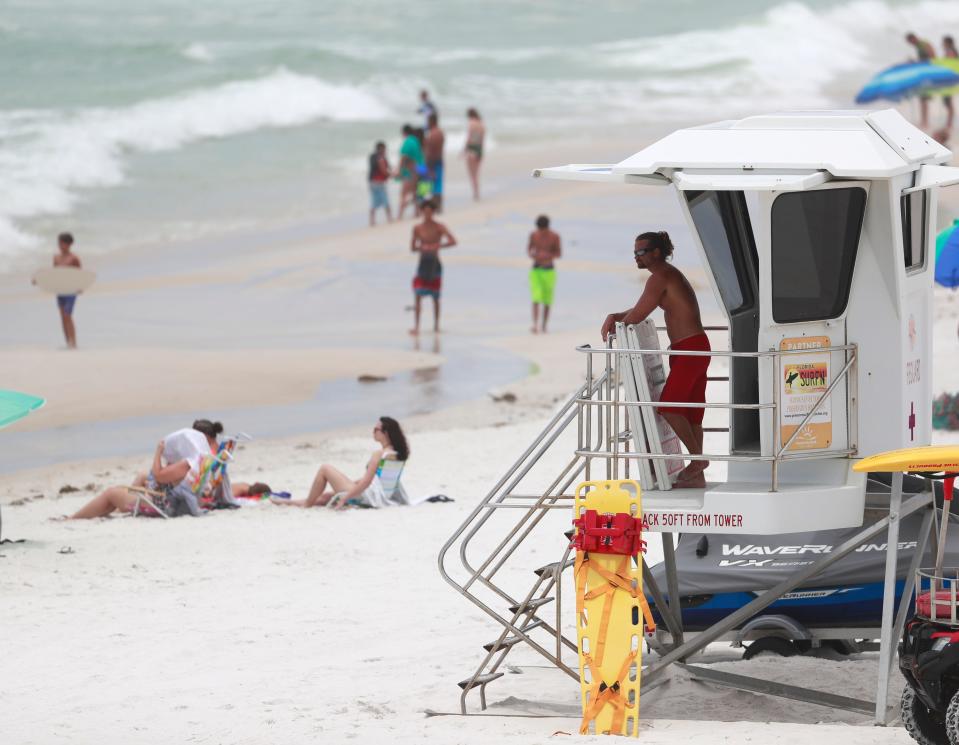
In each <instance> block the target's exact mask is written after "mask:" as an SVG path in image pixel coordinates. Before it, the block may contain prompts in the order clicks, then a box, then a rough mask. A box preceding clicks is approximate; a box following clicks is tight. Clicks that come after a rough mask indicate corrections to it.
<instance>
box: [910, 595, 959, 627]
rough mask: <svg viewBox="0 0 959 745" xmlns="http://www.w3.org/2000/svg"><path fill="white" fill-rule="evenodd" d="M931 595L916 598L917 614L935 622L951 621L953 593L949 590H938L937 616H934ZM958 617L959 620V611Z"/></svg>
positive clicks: (958, 612)
mask: <svg viewBox="0 0 959 745" xmlns="http://www.w3.org/2000/svg"><path fill="white" fill-rule="evenodd" d="M930 595H931V593H928V592H924V593H922V594H921V595H920V596H919V597H917V598H916V612H917V613H918V614H919V615H920V616H925V617H926V618H931V619H933V620H934V621H951V620H952V593H951V592H949V591H948V590H938V591H937V592H936V615H935V616H933V615H932V599H931V598H930ZM956 617H957V619H959V610H957V612H956Z"/></svg>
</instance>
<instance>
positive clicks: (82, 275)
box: [33, 266, 97, 295]
mask: <svg viewBox="0 0 959 745" xmlns="http://www.w3.org/2000/svg"><path fill="white" fill-rule="evenodd" d="M96 278H97V275H96V274H95V273H94V272H91V271H90V270H88V269H78V268H77V267H75V266H48V267H46V268H45V269H39V270H37V272H36V273H35V274H34V275H33V284H35V285H36V286H37V287H39V288H40V289H41V290H43V291H44V292H49V293H52V294H54V295H76V294H77V293H78V292H83V291H84V290H86V289H87V288H89V287H90V286H91V285H92V284H93V283H94V281H96Z"/></svg>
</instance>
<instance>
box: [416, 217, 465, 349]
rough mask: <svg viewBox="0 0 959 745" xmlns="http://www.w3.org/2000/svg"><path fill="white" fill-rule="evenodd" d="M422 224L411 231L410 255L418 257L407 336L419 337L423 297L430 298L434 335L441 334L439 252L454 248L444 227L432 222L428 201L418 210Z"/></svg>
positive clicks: (441, 224) (440, 270)
mask: <svg viewBox="0 0 959 745" xmlns="http://www.w3.org/2000/svg"><path fill="white" fill-rule="evenodd" d="M420 209H421V210H422V215H423V222H421V223H420V224H419V225H417V226H415V227H414V228H413V236H412V238H411V239H410V251H412V252H413V253H418V254H419V255H420V262H419V265H418V266H417V267H416V276H415V277H413V295H414V296H415V301H416V305H415V306H414V311H413V312H414V322H413V328H412V329H411V330H410V333H411V334H412V335H413V336H418V335H419V333H420V304H421V303H422V301H423V298H424V297H432V298H433V331H435V332H436V333H439V330H440V289H441V287H442V280H443V265H442V264H440V249H443V248H452V247H453V246H455V245H456V238H454V237H453V234H452V233H451V232H450V231H449V229H448V228H447V227H446V226H445V225H443V223H440V222H436V221H435V220H434V219H433V213H434V212H435V211H436V205H435V204H433V202H432V200H429V199H427V200H426V201H425V202H423V204H422V206H421V207H420Z"/></svg>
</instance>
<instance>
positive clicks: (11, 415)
mask: <svg viewBox="0 0 959 745" xmlns="http://www.w3.org/2000/svg"><path fill="white" fill-rule="evenodd" d="M45 403H46V401H45V400H44V399H42V398H40V397H39V396H31V395H30V394H29V393H20V392H19V391H5V390H0V428H3V427H6V426H7V425H8V424H13V423H14V422H16V421H17V420H19V419H23V417H25V416H26V415H27V414H29V413H30V412H31V411H33V410H34V409H39V408H40V407H41V406H43V404H45Z"/></svg>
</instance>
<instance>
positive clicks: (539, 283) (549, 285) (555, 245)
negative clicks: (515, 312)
mask: <svg viewBox="0 0 959 745" xmlns="http://www.w3.org/2000/svg"><path fill="white" fill-rule="evenodd" d="M526 253H527V254H529V257H530V258H531V259H532V260H533V268H532V269H530V270H529V293H530V295H531V296H532V298H533V327H532V328H531V329H530V331H532V332H533V333H534V334H536V333H539V332H540V331H542V332H543V333H544V334H545V333H546V323H547V321H549V309H550V307H551V306H552V305H553V290H554V289H555V287H556V269H555V267H554V266H553V261H555V260H556V259H558V258H559V257H560V256H561V255H562V249H561V248H560V241H559V234H558V233H556V232H554V231H552V230H550V229H549V218H548V217H547V216H546V215H540V216H539V217H537V218H536V230H534V231H533V232H532V233H530V234H529V246H527V248H526ZM540 305H542V306H543V325H542V326H540V325H539V306H540Z"/></svg>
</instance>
